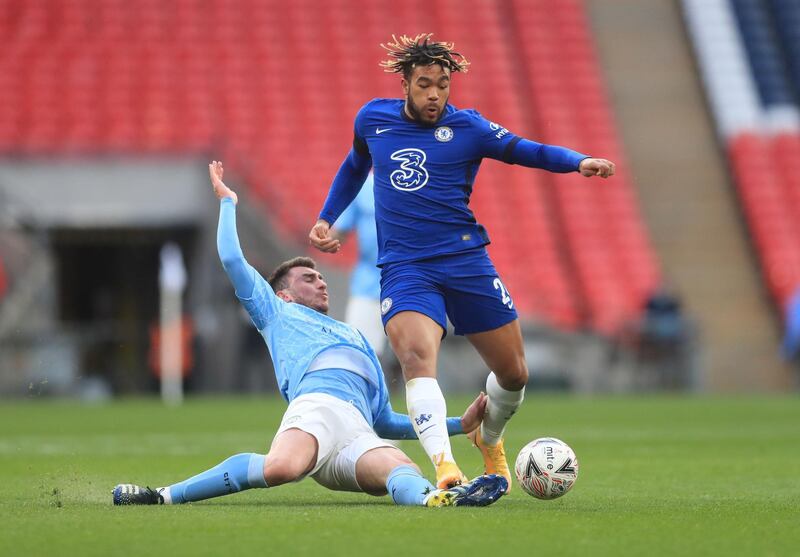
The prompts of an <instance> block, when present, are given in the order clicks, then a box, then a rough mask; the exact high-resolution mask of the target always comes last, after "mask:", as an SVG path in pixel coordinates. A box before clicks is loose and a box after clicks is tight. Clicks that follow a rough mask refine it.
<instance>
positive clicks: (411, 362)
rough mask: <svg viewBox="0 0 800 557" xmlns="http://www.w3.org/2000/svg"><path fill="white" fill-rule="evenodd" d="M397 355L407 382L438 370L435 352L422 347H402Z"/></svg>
mask: <svg viewBox="0 0 800 557" xmlns="http://www.w3.org/2000/svg"><path fill="white" fill-rule="evenodd" d="M396 354H397V360H398V361H399V362H400V367H402V368H403V375H405V378H406V380H408V379H413V378H415V377H420V376H427V375H430V373H431V372H435V370H436V356H435V352H434V351H431V350H428V349H426V348H424V347H422V346H418V345H409V346H405V347H401V348H400V349H399V351H398V352H396Z"/></svg>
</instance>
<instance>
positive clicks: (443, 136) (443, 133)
mask: <svg viewBox="0 0 800 557" xmlns="http://www.w3.org/2000/svg"><path fill="white" fill-rule="evenodd" d="M433 135H434V137H436V140H437V141H441V142H442V143H447V142H448V141H450V140H451V139H453V130H451V129H450V128H448V127H447V126H442V127H439V128H436V131H435V132H433Z"/></svg>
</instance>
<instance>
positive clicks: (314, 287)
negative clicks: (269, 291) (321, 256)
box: [284, 267, 328, 314]
mask: <svg viewBox="0 0 800 557" xmlns="http://www.w3.org/2000/svg"><path fill="white" fill-rule="evenodd" d="M286 278H287V279H288V282H289V286H287V287H286V288H284V292H286V293H287V294H289V296H290V297H291V301H292V302H294V303H296V304H301V305H304V306H306V307H310V308H311V309H314V310H317V311H318V312H320V313H325V314H327V313H328V285H327V283H326V282H325V279H324V278H323V277H322V275H321V274H320V273H319V272H318V271H315V270H314V269H311V268H310V267H293V268H291V269H289V272H288V273H287V274H286Z"/></svg>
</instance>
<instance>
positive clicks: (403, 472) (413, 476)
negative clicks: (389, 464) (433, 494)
mask: <svg viewBox="0 0 800 557" xmlns="http://www.w3.org/2000/svg"><path fill="white" fill-rule="evenodd" d="M386 489H387V490H388V491H389V495H390V496H391V497H392V499H393V500H394V502H395V503H397V504H398V505H422V504H423V502H424V501H425V496H426V495H427V494H428V492H430V491H433V490H434V489H436V488H435V487H434V486H433V484H432V483H431V482H429V481H428V480H426V479H425V478H423V477H422V474H420V473H419V472H418V471H417V469H416V468H414V467H413V466H408V465H403V466H398V467H397V468H395V469H394V470H392V471H391V473H390V474H389V477H388V478H387V479H386Z"/></svg>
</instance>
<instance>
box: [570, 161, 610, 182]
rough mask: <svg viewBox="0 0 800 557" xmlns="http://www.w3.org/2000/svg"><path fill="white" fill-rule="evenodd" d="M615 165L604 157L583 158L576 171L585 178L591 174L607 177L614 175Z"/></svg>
mask: <svg viewBox="0 0 800 557" xmlns="http://www.w3.org/2000/svg"><path fill="white" fill-rule="evenodd" d="M615 168H616V166H615V165H614V163H613V162H611V161H610V160H606V159H591V158H589V159H583V160H582V161H581V164H580V166H578V172H580V173H581V174H582V175H583V176H586V177H587V178H589V177H591V176H600V177H601V178H608V177H609V176H613V175H614V169H615Z"/></svg>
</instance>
